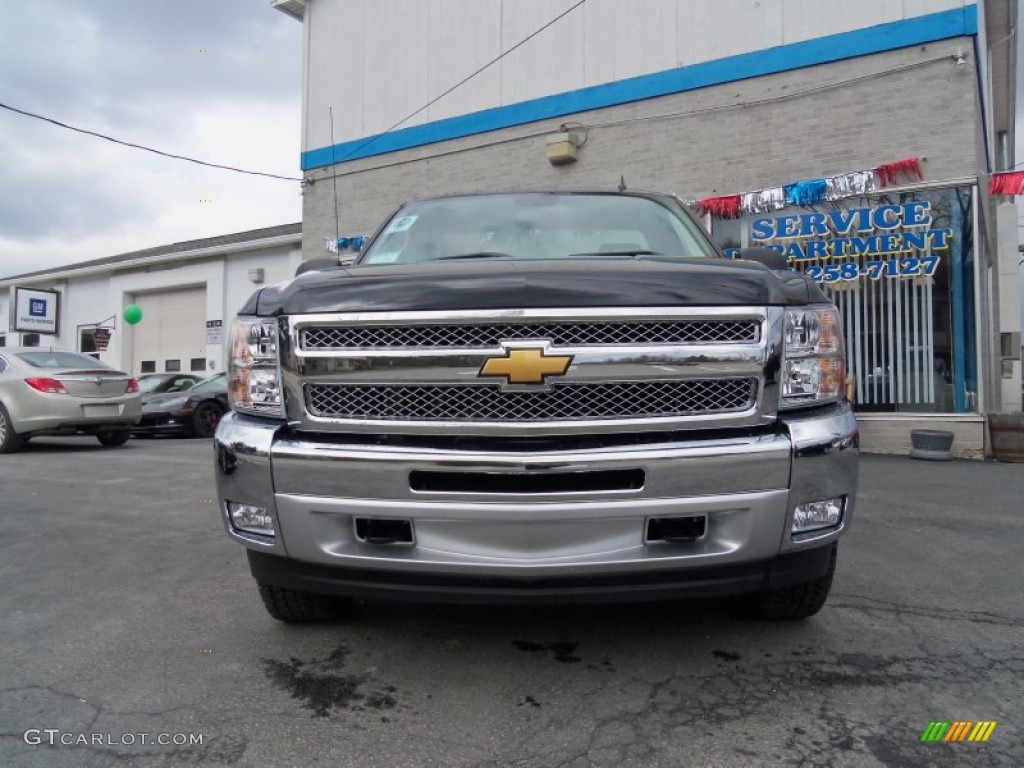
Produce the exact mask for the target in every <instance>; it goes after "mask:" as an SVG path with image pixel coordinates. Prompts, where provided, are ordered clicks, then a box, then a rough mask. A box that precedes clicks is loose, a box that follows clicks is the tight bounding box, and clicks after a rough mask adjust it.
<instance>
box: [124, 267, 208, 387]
mask: <svg viewBox="0 0 1024 768" xmlns="http://www.w3.org/2000/svg"><path fill="white" fill-rule="evenodd" d="M135 303H136V304H138V305H139V307H141V308H142V321H141V322H139V323H138V324H136V325H134V326H132V331H131V332H132V334H133V338H134V343H133V344H132V347H133V353H132V373H134V374H136V375H138V374H142V373H165V372H166V373H179V372H180V373H189V372H196V373H201V372H205V371H206V352H205V351H204V349H205V347H206V289H205V288H203V287H200V288H185V289H179V290H173V291H160V292H159V293H140V294H136V296H135Z"/></svg>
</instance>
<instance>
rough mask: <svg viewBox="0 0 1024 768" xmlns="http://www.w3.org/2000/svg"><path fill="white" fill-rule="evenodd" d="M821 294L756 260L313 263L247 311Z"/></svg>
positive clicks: (623, 303) (648, 302)
mask: <svg viewBox="0 0 1024 768" xmlns="http://www.w3.org/2000/svg"><path fill="white" fill-rule="evenodd" d="M819 297H820V292H818V291H817V289H816V288H815V287H814V285H813V283H811V282H810V281H809V280H807V279H806V278H805V277H803V276H802V275H800V274H797V273H775V272H772V271H771V270H769V269H768V268H766V267H764V266H762V265H761V264H757V263H754V262H743V261H728V260H725V259H687V260H685V261H683V260H679V259H674V260H668V259H657V258H630V257H622V258H609V259H602V258H597V259H572V260H570V259H559V260H557V261H543V260H515V261H513V260H498V259H479V260H472V261H470V260H459V261H447V262H446V261H434V262H425V263H422V264H401V265H399V264H396V265H384V266H355V267H350V268H347V269H342V268H337V269H334V268H332V269H327V270H324V271H320V272H307V273H305V274H303V275H300V276H299V277H297V278H295V279H294V280H291V281H290V282H287V283H283V284H281V285H277V286H272V287H268V288H264V289H263V290H261V291H259V292H258V293H256V294H254V295H253V296H252V297H251V298H250V299H249V301H248V302H247V304H246V306H245V307H243V308H242V311H241V313H242V314H255V315H264V316H267V315H279V314H286V315H292V314H304V313H313V312H388V311H390V312H396V311H405V310H442V311H443V310H460V309H466V310H473V309H544V308H571V307H677V306H744V305H746V306H768V305H804V304H807V303H808V302H809V301H810V300H812V299H813V300H818V298H819ZM820 298H821V299H823V298H824V297H820Z"/></svg>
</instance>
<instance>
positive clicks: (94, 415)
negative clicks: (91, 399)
mask: <svg viewBox="0 0 1024 768" xmlns="http://www.w3.org/2000/svg"><path fill="white" fill-rule="evenodd" d="M123 408H124V406H123V405H122V404H120V403H107V404H105V405H83V406H82V410H83V411H84V412H85V415H86V416H87V417H88V418H90V419H101V418H103V417H105V416H120V415H121V411H122V409H123Z"/></svg>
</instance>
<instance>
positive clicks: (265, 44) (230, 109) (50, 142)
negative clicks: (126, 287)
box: [0, 0, 302, 277]
mask: <svg viewBox="0 0 1024 768" xmlns="http://www.w3.org/2000/svg"><path fill="white" fill-rule="evenodd" d="M301 54H302V25H301V24H300V23H299V22H297V21H295V20H294V19H291V18H290V17H288V16H286V15H284V14H283V13H281V12H280V11H275V10H274V9H272V8H271V7H270V6H269V3H268V2H267V0H175V2H166V1H163V0H161V1H159V2H156V1H152V0H32V2H2V3H0V72H3V76H2V77H0V103H3V104H7V105H10V106H12V107H16V108H18V109H22V110H26V111H29V112H35V113H37V114H41V115H45V116H47V117H51V118H54V119H56V120H59V121H61V122H63V123H68V124H71V125H75V126H78V127H81V128H85V129H88V130H92V131H96V132H99V133H104V134H107V135H109V136H113V137H115V138H118V139H122V140H124V141H129V142H133V143H136V144H142V145H146V146H151V147H154V148H157V149H160V150H163V151H166V152H171V153H174V154H178V155H186V156H189V157H195V158H198V159H201V160H206V161H209V162H214V163H220V164H224V165H231V166H235V167H239V168H245V169H250V170H257V171H265V172H269V173H274V174H279V175H282V176H292V177H296V178H297V177H299V176H300V175H301V174H300V172H299V167H298V166H299V138H300V137H299V122H300V106H301V105H300V94H301V72H302V68H301ZM0 169H2V171H0V179H2V184H0V277H2V276H6V275H12V274H18V273H21V272H28V271H32V270H36V269H43V268H47V267H51V266H55V265H58V264H64V263H69V262H74V261H83V260H85V259H90V258H98V257H101V256H109V255H113V254H116V253H123V252H125V251H131V250H136V249H140V248H147V247H150V246H154V245H163V244H165V243H171V242H176V241H180V240H190V239H193V238H199V237H206V236H211V235H220V234H226V233H229V232H238V231H243V230H246V229H255V228H258V227H265V226H272V225H274V224H285V223H289V222H297V221H300V220H301V218H302V198H301V196H300V191H299V184H298V183H297V182H289V181H279V180H274V179H265V178H262V177H257V176H246V175H241V174H236V173H229V172H226V171H220V170H213V169H206V168H202V167H200V166H196V165H192V164H190V163H184V162H181V161H178V160H171V159H166V158H161V157H158V156H156V155H152V154H149V153H145V152H140V151H139V150H135V149H128V148H126V147H121V146H118V145H115V144H112V143H110V142H107V141H103V140H100V139H96V138H93V137H90V136H84V135H81V134H77V133H73V132H71V131H69V130H66V129H63V128H59V127H57V126H54V125H50V124H48V123H44V122H40V121H38V120H33V119H30V118H27V117H23V116H21V115H18V114H14V113H11V112H9V111H7V110H5V109H0Z"/></svg>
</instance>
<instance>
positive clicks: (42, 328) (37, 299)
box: [13, 288, 60, 334]
mask: <svg viewBox="0 0 1024 768" xmlns="http://www.w3.org/2000/svg"><path fill="white" fill-rule="evenodd" d="M59 311H60V294H59V293H58V292H57V291H47V290H40V289H38V288H15V289H14V323H13V326H14V330H16V331H23V332H25V333H50V334H56V333H57V322H58V318H59V316H60V315H59Z"/></svg>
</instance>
